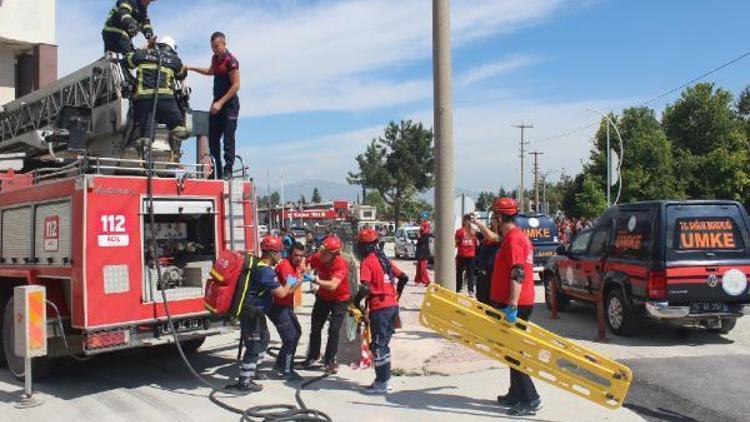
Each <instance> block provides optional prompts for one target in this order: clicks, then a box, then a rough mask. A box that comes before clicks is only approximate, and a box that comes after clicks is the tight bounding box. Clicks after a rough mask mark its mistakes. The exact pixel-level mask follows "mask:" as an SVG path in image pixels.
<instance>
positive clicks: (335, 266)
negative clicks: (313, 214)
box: [302, 235, 350, 374]
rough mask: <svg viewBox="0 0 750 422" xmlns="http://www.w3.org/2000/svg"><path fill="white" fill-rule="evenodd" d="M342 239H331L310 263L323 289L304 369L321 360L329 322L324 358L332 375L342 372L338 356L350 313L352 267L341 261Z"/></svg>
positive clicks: (326, 366)
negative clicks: (344, 326)
mask: <svg viewBox="0 0 750 422" xmlns="http://www.w3.org/2000/svg"><path fill="white" fill-rule="evenodd" d="M341 246H342V244H341V239H339V238H338V236H335V235H331V236H328V237H327V238H326V239H325V240H324V241H323V245H322V246H321V248H320V252H316V253H314V254H313V255H312V256H311V257H310V259H309V263H310V267H311V268H312V269H313V270H315V272H316V273H317V276H316V277H315V278H314V279H313V280H311V282H312V283H314V284H317V285H318V286H319V289H318V292H317V294H316V297H315V304H314V305H313V310H312V321H311V324H310V343H309V346H308V347H309V348H308V350H307V359H306V360H305V361H304V362H303V363H302V367H303V368H305V369H309V368H311V367H312V366H314V365H315V364H316V362H317V361H318V360H320V346H321V334H322V332H323V326H324V325H325V323H326V321H327V320H329V323H328V342H327V343H326V352H325V355H324V357H323V365H324V370H325V372H326V373H328V374H335V373H337V372H338V364H337V363H336V354H337V353H338V348H339V333H340V331H341V325H342V324H343V322H344V316H345V315H346V313H347V312H348V309H349V300H350V294H349V265H348V264H347V262H346V260H345V259H344V258H343V257H341V255H340V252H341Z"/></svg>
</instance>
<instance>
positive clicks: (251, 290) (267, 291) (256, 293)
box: [227, 236, 298, 392]
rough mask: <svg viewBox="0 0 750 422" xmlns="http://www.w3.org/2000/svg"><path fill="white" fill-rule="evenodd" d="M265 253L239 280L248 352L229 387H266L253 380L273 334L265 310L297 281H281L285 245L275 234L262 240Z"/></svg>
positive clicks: (247, 389)
mask: <svg viewBox="0 0 750 422" xmlns="http://www.w3.org/2000/svg"><path fill="white" fill-rule="evenodd" d="M260 249H261V251H262V255H261V257H260V260H259V261H258V263H257V265H253V266H251V267H250V268H248V269H247V273H246V274H242V275H241V276H240V277H242V278H243V279H244V280H249V282H245V283H244V284H243V283H239V284H238V286H237V288H238V291H239V292H240V293H239V295H237V296H236V297H237V298H238V300H237V301H236V302H237V303H236V304H235V305H236V306H238V307H239V309H242V311H241V313H240V330H241V334H240V341H241V342H242V344H243V345H244V346H245V354H244V355H243V356H242V360H241V361H240V375H239V379H238V380H237V384H233V385H230V386H227V388H232V389H236V390H240V391H248V392H249V391H260V390H262V389H263V386H262V385H260V384H257V383H256V382H255V381H253V380H254V379H260V378H261V377H259V376H258V366H259V365H260V364H261V363H262V362H263V359H264V358H265V354H266V348H267V347H268V342H269V341H270V337H271V334H270V332H269V331H268V324H267V323H266V313H268V311H269V310H270V309H271V305H272V304H273V298H272V296H276V297H285V296H287V295H288V294H289V293H290V292H291V291H293V290H294V288H295V286H296V285H297V284H298V280H297V279H296V278H294V277H287V279H286V285H284V286H282V285H281V284H279V280H278V278H277V277H276V270H275V269H274V267H275V266H276V265H277V264H278V263H279V262H281V251H283V250H284V245H283V244H282V243H281V239H279V238H278V237H276V236H267V237H265V238H264V239H263V241H262V242H261V243H260ZM240 289H241V290H240Z"/></svg>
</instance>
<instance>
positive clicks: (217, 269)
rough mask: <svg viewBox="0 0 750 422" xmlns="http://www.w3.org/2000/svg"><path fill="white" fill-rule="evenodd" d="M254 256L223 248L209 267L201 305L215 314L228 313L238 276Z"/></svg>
mask: <svg viewBox="0 0 750 422" xmlns="http://www.w3.org/2000/svg"><path fill="white" fill-rule="evenodd" d="M254 261H255V257H254V256H252V255H250V254H247V253H243V252H236V251H230V250H224V251H222V252H221V254H220V255H219V259H217V260H216V261H214V265H213V266H212V267H211V271H210V273H209V274H210V275H211V278H210V279H209V280H208V283H206V292H205V295H204V296H203V305H204V306H205V307H206V309H207V310H208V311H209V312H211V313H212V314H215V315H228V314H229V313H230V310H231V308H232V302H233V300H234V295H235V291H236V290H237V284H238V281H239V279H240V276H242V275H243V272H245V270H246V269H249V268H250V267H252V266H253V264H254Z"/></svg>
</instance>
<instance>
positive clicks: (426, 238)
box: [414, 220, 432, 286]
mask: <svg viewBox="0 0 750 422" xmlns="http://www.w3.org/2000/svg"><path fill="white" fill-rule="evenodd" d="M430 237H432V230H431V228H430V223H429V221H427V220H425V221H424V222H422V224H421V225H420V226H419V238H418V239H417V253H416V255H417V274H416V275H415V276H414V282H415V283H422V284H423V285H425V286H429V285H430V273H428V272H427V261H428V260H429V259H430Z"/></svg>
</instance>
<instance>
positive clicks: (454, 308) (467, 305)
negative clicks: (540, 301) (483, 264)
mask: <svg viewBox="0 0 750 422" xmlns="http://www.w3.org/2000/svg"><path fill="white" fill-rule="evenodd" d="M419 320H420V322H421V323H422V325H424V326H425V327H428V328H431V329H433V330H435V331H436V332H437V333H438V334H440V335H441V336H443V337H445V338H447V339H448V340H451V341H454V342H457V343H461V344H463V345H465V346H467V347H469V348H470V349H473V350H475V351H477V352H479V353H482V354H483V355H486V356H488V357H490V358H492V359H495V360H497V361H499V362H502V363H503V364H505V365H508V366H510V367H512V368H515V369H517V370H518V371H521V372H523V373H525V374H528V375H530V376H532V377H535V378H539V379H541V380H543V381H546V382H548V383H550V384H552V385H554V386H556V387H559V388H562V389H563V390H566V391H568V392H571V393H573V394H575V395H577V396H579V397H583V398H585V399H587V400H591V401H592V402H594V403H597V404H599V405H601V406H604V407H608V408H610V409H617V408H619V407H620V406H622V404H623V402H624V401H625V396H626V395H627V392H628V388H629V387H630V383H631V382H632V381H633V373H632V372H631V370H630V368H628V367H626V366H625V365H622V364H620V363H618V362H615V361H614V360H612V359H609V358H607V357H605V356H603V355H601V354H599V353H597V352H595V351H593V350H590V349H586V348H584V347H582V346H580V345H578V344H575V343H574V342H572V341H570V340H567V339H565V338H563V337H560V336H558V335H556V334H554V333H552V332H550V331H547V330H545V329H543V328H541V327H539V326H538V325H536V324H533V323H531V322H527V321H517V322H516V323H515V324H510V323H508V322H507V321H506V320H505V316H504V314H503V313H502V312H500V311H498V310H496V309H494V308H492V307H490V306H487V305H484V304H482V303H480V302H477V301H476V300H473V299H471V298H469V297H466V296H463V295H460V294H458V293H455V292H453V291H450V290H448V289H444V288H442V287H440V286H436V285H435V284H432V285H430V286H429V287H428V288H427V292H426V293H425V297H424V302H423V303H422V310H421V312H420V314H419Z"/></svg>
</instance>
